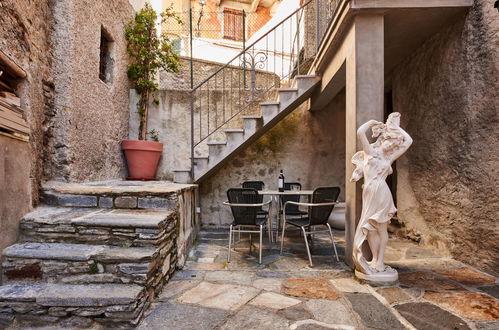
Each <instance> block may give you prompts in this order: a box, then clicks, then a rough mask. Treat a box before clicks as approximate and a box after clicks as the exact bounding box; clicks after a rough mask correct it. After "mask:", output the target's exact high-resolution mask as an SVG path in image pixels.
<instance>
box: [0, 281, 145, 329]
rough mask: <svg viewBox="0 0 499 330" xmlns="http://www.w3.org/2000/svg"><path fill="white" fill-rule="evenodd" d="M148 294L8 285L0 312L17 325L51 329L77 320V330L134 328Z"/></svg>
mask: <svg viewBox="0 0 499 330" xmlns="http://www.w3.org/2000/svg"><path fill="white" fill-rule="evenodd" d="M147 305H148V303H147V292H146V290H144V288H143V287H141V286H139V285H133V284H105V285H104V284H90V285H68V284H47V283H10V284H7V285H3V286H1V287H0V309H1V310H2V314H4V315H6V314H7V315H9V314H11V315H13V316H15V318H16V321H17V324H18V325H21V326H22V327H23V328H24V327H26V326H38V327H39V326H54V324H56V323H58V324H60V325H62V324H64V323H65V322H71V321H73V322H74V321H75V318H76V319H77V320H78V323H79V327H81V328H90V327H93V326H98V325H100V326H104V327H106V328H107V327H109V328H120V327H127V328H130V327H134V326H135V325H137V324H138V323H139V322H140V320H141V319H142V317H143V314H144V310H145V308H146V307H148V306H147Z"/></svg>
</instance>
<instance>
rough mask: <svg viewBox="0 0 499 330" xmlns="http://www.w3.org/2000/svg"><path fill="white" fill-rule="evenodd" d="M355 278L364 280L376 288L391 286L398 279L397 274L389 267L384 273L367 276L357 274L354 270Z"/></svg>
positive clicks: (360, 273)
mask: <svg viewBox="0 0 499 330" xmlns="http://www.w3.org/2000/svg"><path fill="white" fill-rule="evenodd" d="M355 276H356V277H357V278H358V279H361V280H364V281H366V282H368V283H369V284H371V285H376V286H377V285H388V284H393V283H396V282H397V281H398V279H399V274H398V272H397V271H396V270H395V269H393V268H390V267H387V269H386V270H385V271H384V272H379V273H374V274H369V275H368V274H364V273H362V272H359V271H358V270H355Z"/></svg>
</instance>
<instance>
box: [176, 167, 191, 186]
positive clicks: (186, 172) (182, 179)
mask: <svg viewBox="0 0 499 330" xmlns="http://www.w3.org/2000/svg"><path fill="white" fill-rule="evenodd" d="M173 181H175V182H177V183H181V184H182V183H191V182H192V178H191V169H190V168H177V169H174V170H173Z"/></svg>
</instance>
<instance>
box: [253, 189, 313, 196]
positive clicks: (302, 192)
mask: <svg viewBox="0 0 499 330" xmlns="http://www.w3.org/2000/svg"><path fill="white" fill-rule="evenodd" d="M313 193H314V191H313V190H284V191H279V190H259V191H258V194H260V195H312V194H313Z"/></svg>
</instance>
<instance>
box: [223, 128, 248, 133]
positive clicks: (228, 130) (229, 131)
mask: <svg viewBox="0 0 499 330" xmlns="http://www.w3.org/2000/svg"><path fill="white" fill-rule="evenodd" d="M224 132H227V133H244V129H237V128H230V129H224Z"/></svg>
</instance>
